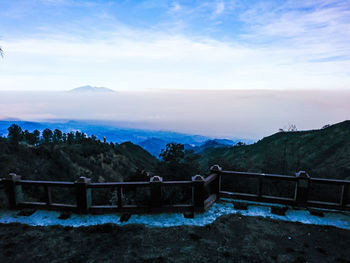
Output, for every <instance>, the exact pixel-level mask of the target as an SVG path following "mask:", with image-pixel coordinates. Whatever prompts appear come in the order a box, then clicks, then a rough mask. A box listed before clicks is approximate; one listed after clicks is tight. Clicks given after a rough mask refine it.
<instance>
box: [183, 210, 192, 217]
mask: <svg viewBox="0 0 350 263" xmlns="http://www.w3.org/2000/svg"><path fill="white" fill-rule="evenodd" d="M184 218H194V212H192V211H190V212H185V213H184Z"/></svg>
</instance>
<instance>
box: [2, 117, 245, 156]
mask: <svg viewBox="0 0 350 263" xmlns="http://www.w3.org/2000/svg"><path fill="white" fill-rule="evenodd" d="M13 123H14V124H17V125H19V126H20V127H21V128H22V129H23V130H28V131H33V130H35V129H37V130H39V131H43V130H44V129H45V128H49V129H51V130H54V129H59V130H61V131H62V132H66V133H67V132H70V131H80V132H84V133H86V134H87V135H92V134H93V135H95V136H96V137H97V138H98V139H100V140H103V138H106V141H108V142H114V143H123V142H127V141H130V142H132V143H134V144H137V145H139V146H141V147H142V148H144V149H145V150H147V151H148V152H150V153H151V154H152V155H153V156H155V157H158V156H159V154H160V152H161V150H162V149H165V147H166V144H168V143H171V142H173V143H181V144H184V145H185V149H188V150H194V151H195V152H200V151H202V150H204V149H206V148H208V147H214V148H217V147H231V146H233V145H235V144H236V143H237V142H238V141H244V142H246V143H249V142H251V141H249V140H238V139H232V140H230V139H213V138H210V137H207V136H201V135H192V134H184V133H178V132H172V131H157V130H143V129H134V128H125V127H121V126H119V127H118V126H117V125H112V124H108V123H104V122H99V121H80V120H61V121H55V122H50V121H47V122H31V121H21V120H2V121H0V135H1V136H6V135H7V133H8V131H7V129H8V127H9V126H11V124H13Z"/></svg>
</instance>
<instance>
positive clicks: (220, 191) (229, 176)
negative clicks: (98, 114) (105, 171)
mask: <svg viewBox="0 0 350 263" xmlns="http://www.w3.org/2000/svg"><path fill="white" fill-rule="evenodd" d="M210 171H211V173H210V175H209V176H208V177H206V178H204V177H202V176H200V175H196V176H194V177H192V180H188V181H163V179H162V178H161V177H159V176H153V177H151V178H150V180H149V181H147V182H106V183H91V181H90V179H89V178H85V177H80V178H79V179H78V180H77V181H76V182H57V181H32V180H21V177H20V176H19V175H16V174H10V175H9V176H8V177H7V178H3V179H0V188H4V190H5V191H6V194H7V199H8V207H10V208H15V209H16V208H39V209H54V210H71V211H73V212H78V213H108V212H129V213H148V212H185V211H189V212H203V211H205V210H206V209H207V208H208V207H210V206H211V205H212V204H213V203H214V202H215V201H216V200H218V199H219V198H220V197H229V198H234V199H243V200H251V201H257V202H269V203H280V204H284V205H292V206H302V207H306V206H310V207H318V208H326V209H338V210H350V197H349V194H350V193H349V188H350V181H347V180H332V179H320V178H311V177H310V176H309V175H308V174H307V173H306V172H299V173H297V174H296V176H288V175H274V174H263V173H247V172H235V171H223V170H222V169H221V168H220V167H219V166H218V165H214V166H212V167H211V169H210ZM234 180H236V183H235V182H233V183H232V181H234ZM247 180H250V181H249V182H248V183H246V182H245V181H247ZM252 180H253V181H252ZM271 180H272V182H271ZM229 181H231V182H229ZM269 181H270V182H269ZM237 182H239V183H240V184H241V185H240V184H238V183H237ZM242 183H243V184H242ZM281 184H288V185H285V186H284V187H280V185H281ZM317 185H323V186H326V189H324V190H322V191H321V190H318V189H317ZM28 186H35V187H41V188H43V189H44V190H45V191H44V193H45V198H44V201H41V202H33V201H27V200H24V198H23V197H22V192H23V191H22V187H28ZM169 186H173V187H178V188H179V189H181V190H183V189H190V191H191V192H192V196H191V198H190V200H189V203H186V204H183V203H176V204H166V203H165V202H164V196H163V193H164V190H165V189H166V188H167V187H169ZM237 186H239V187H240V189H235V188H237ZM332 187H333V188H334V187H335V189H336V190H335V191H334V192H332V191H330V190H329V189H331V188H332ZM53 188H64V189H71V191H72V192H73V193H74V196H75V198H73V199H75V202H74V204H67V203H57V202H53V198H52V189H53ZM140 188H144V189H148V190H147V191H148V193H149V200H148V201H147V202H143V203H142V204H127V203H125V202H124V201H125V195H124V192H126V191H128V190H129V189H140ZM97 189H108V190H109V191H111V190H114V192H115V193H116V195H117V198H116V202H115V203H112V204H111V203H106V204H98V205H96V204H94V202H93V194H92V191H94V190H97ZM276 189H277V193H276ZM336 191H338V194H337V193H336ZM314 192H316V193H317V195H315V194H314ZM315 196H316V197H315ZM318 197H321V198H318ZM334 199H336V201H334ZM66 201H68V200H66Z"/></svg>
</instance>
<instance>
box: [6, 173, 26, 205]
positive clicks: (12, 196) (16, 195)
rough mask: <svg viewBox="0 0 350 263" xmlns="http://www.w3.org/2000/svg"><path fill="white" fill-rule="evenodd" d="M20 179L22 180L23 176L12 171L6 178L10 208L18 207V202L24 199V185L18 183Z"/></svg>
mask: <svg viewBox="0 0 350 263" xmlns="http://www.w3.org/2000/svg"><path fill="white" fill-rule="evenodd" d="M19 180H21V176H20V175H17V174H14V173H10V174H9V175H8V176H7V177H6V178H5V180H4V183H5V191H6V195H7V200H8V208H11V209H14V208H16V207H17V205H18V203H20V202H21V201H22V186H21V185H16V182H17V181H19Z"/></svg>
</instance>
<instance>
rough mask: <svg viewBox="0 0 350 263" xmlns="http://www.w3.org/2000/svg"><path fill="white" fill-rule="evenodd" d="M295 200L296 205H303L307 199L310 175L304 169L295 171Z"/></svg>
mask: <svg viewBox="0 0 350 263" xmlns="http://www.w3.org/2000/svg"><path fill="white" fill-rule="evenodd" d="M296 177H297V184H296V188H295V201H296V203H297V205H301V206H305V205H306V204H307V200H308V193H309V184H310V176H309V175H308V174H307V173H306V172H305V171H300V172H298V173H296Z"/></svg>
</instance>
